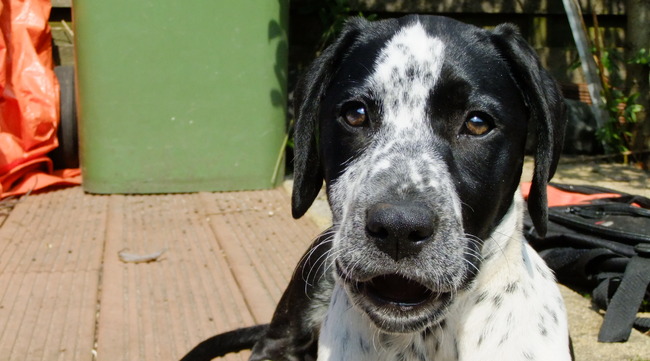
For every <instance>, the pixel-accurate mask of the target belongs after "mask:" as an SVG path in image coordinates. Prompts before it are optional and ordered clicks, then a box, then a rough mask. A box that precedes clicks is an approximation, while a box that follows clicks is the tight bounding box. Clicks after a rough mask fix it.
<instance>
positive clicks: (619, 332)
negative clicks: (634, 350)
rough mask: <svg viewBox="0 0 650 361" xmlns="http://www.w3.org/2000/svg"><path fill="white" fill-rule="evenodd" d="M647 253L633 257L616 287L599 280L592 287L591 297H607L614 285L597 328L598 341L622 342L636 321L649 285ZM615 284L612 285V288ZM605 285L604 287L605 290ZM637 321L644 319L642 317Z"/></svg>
mask: <svg viewBox="0 0 650 361" xmlns="http://www.w3.org/2000/svg"><path fill="white" fill-rule="evenodd" d="M646 256H647V254H644V255H638V256H634V257H632V259H631V260H630V262H629V263H628V265H627V267H626V268H625V273H623V278H622V279H621V280H620V285H619V286H618V287H615V286H614V285H615V284H614V283H613V282H611V280H610V281H609V282H607V281H606V282H607V283H606V284H605V283H604V282H601V285H599V287H597V289H596V290H594V297H595V298H596V297H598V298H602V296H603V293H606V294H607V295H606V296H605V297H607V298H609V297H608V296H609V294H610V293H611V290H612V289H613V288H614V287H615V288H616V292H615V293H614V295H613V297H612V298H611V301H609V304H608V305H607V312H606V313H605V320H604V321H603V325H602V326H601V328H600V333H599V335H598V341H600V342H625V341H627V339H628V338H629V337H630V333H631V331H632V327H633V326H634V324H635V321H637V317H636V314H637V312H638V310H639V306H640V305H641V302H642V301H643V297H644V296H645V294H646V290H647V288H648V284H650V272H648V270H650V258H649V257H646ZM612 286H614V287H612ZM605 288H606V289H605ZM639 322H645V321H644V320H643V319H641V320H639Z"/></svg>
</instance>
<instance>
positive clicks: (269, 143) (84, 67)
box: [73, 0, 288, 193]
mask: <svg viewBox="0 0 650 361" xmlns="http://www.w3.org/2000/svg"><path fill="white" fill-rule="evenodd" d="M287 7H288V0H216V1H171V0H137V1H134V0H111V1H107V0H76V1H74V2H73V17H74V19H73V20H74V28H75V57H76V59H75V60H76V74H77V91H78V93H77V103H78V107H79V108H78V109H79V142H80V158H81V169H82V174H83V187H84V189H85V190H86V191H87V192H90V193H168V192H193V191H220V190H248V189H264V188H271V187H274V186H276V185H277V184H278V183H279V182H280V181H281V180H282V178H283V167H282V165H283V163H284V162H283V161H279V162H278V160H279V158H278V157H279V154H280V152H281V148H282V145H283V139H284V135H285V128H286V125H285V123H286V119H285V105H286V94H287V91H286V74H287V70H286V69H287V48H288V46H287V38H286V29H287V16H288V8H287ZM278 163H279V164H280V165H281V166H280V169H279V170H278V172H277V176H276V177H274V170H275V166H276V164H278Z"/></svg>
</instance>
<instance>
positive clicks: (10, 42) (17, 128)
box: [0, 0, 81, 198]
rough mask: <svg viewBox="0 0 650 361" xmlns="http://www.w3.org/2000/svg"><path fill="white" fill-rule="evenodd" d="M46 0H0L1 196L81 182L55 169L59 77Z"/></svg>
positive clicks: (75, 174)
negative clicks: (51, 153)
mask: <svg viewBox="0 0 650 361" xmlns="http://www.w3.org/2000/svg"><path fill="white" fill-rule="evenodd" d="M50 10H51V3H50V1H49V0H2V2H1V3H0V32H1V33H2V36H0V198H3V197H6V196H9V195H15V194H21V193H26V192H28V191H32V190H38V189H42V188H44V187H47V186H51V185H53V184H61V185H69V184H79V183H80V182H81V177H80V172H79V171H78V170H66V171H59V172H54V171H53V170H52V162H51V160H50V159H49V158H48V157H47V153H49V152H50V151H52V150H53V149H54V148H56V147H57V146H58V142H57V139H56V130H57V126H58V124H59V83H58V81H57V79H56V76H55V75H54V71H53V61H52V35H51V30H50V27H49V24H48V18H49V14H50Z"/></svg>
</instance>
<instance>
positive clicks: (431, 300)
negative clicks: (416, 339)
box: [337, 267, 452, 332]
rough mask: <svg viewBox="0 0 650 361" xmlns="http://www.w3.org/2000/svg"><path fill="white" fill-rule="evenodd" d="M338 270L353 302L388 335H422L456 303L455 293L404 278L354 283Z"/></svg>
mask: <svg viewBox="0 0 650 361" xmlns="http://www.w3.org/2000/svg"><path fill="white" fill-rule="evenodd" d="M337 269H338V273H339V276H340V277H341V280H343V282H344V283H345V284H346V289H347V292H348V294H349V296H350V297H351V299H352V300H353V302H354V303H355V304H356V305H357V306H359V307H360V308H361V309H362V310H363V311H364V312H365V313H366V314H367V315H368V317H370V319H371V320H372V321H373V323H374V324H375V325H376V326H377V327H379V328H381V329H383V330H384V331H387V332H413V331H420V330H422V329H424V328H426V327H429V326H431V325H432V324H435V323H437V322H439V321H441V320H442V319H443V318H444V315H445V310H446V309H447V306H448V305H449V304H450V302H451V299H452V293H451V292H447V291H442V290H435V289H432V288H430V287H427V286H426V285H424V284H422V283H420V282H418V281H417V280H414V279H412V278H409V277H406V276H404V275H401V274H383V275H379V276H374V277H372V278H369V279H367V280H364V281H354V280H353V279H351V278H350V277H349V275H346V273H345V272H344V271H343V270H342V269H341V268H340V267H337Z"/></svg>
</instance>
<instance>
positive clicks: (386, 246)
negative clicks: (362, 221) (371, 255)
mask: <svg viewBox="0 0 650 361" xmlns="http://www.w3.org/2000/svg"><path fill="white" fill-rule="evenodd" d="M434 228H435V219H434V215H433V212H431V210H430V209H429V208H427V207H426V206H424V205H423V204H418V203H410V202H409V203H406V202H404V203H377V204H375V205H373V206H371V207H370V208H368V211H367V213H366V231H367V233H368V235H369V236H370V238H371V239H372V240H373V242H375V244H376V246H377V248H379V249H380V250H381V251H382V252H385V253H386V254H388V255H389V256H391V257H392V258H393V259H394V260H396V261H399V260H400V259H402V258H404V257H409V256H415V255H417V254H418V253H419V252H420V250H421V249H422V247H423V246H424V244H425V243H426V241H427V240H428V239H429V238H431V236H432V235H433V232H434Z"/></svg>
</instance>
